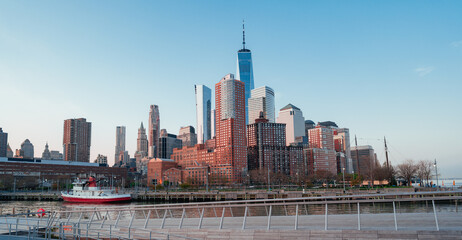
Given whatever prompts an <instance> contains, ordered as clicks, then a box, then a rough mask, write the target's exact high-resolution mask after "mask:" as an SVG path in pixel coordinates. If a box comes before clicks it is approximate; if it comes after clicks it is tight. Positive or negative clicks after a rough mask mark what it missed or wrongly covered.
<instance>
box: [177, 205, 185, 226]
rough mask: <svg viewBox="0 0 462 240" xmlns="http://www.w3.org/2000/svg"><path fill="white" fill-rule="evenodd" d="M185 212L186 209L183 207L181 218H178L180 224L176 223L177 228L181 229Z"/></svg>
mask: <svg viewBox="0 0 462 240" xmlns="http://www.w3.org/2000/svg"><path fill="white" fill-rule="evenodd" d="M185 213H186V210H185V209H184V208H183V213H182V214H181V220H180V224H179V225H178V229H181V227H182V226H183V219H184V214H185Z"/></svg>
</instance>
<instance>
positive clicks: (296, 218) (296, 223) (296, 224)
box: [295, 204, 298, 230]
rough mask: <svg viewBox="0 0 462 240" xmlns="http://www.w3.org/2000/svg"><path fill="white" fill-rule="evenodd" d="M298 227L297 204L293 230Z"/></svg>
mask: <svg viewBox="0 0 462 240" xmlns="http://www.w3.org/2000/svg"><path fill="white" fill-rule="evenodd" d="M297 229H298V204H297V205H295V230H297Z"/></svg>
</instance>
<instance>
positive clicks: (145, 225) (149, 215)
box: [143, 210, 151, 229]
mask: <svg viewBox="0 0 462 240" xmlns="http://www.w3.org/2000/svg"><path fill="white" fill-rule="evenodd" d="M143 212H144V211H143ZM150 217H151V210H149V212H148V216H147V217H146V221H145V222H144V229H146V227H147V226H148V222H149V218H150Z"/></svg>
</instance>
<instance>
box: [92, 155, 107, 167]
mask: <svg viewBox="0 0 462 240" xmlns="http://www.w3.org/2000/svg"><path fill="white" fill-rule="evenodd" d="M95 163H98V164H106V165H107V156H104V155H101V154H98V157H96V159H95Z"/></svg>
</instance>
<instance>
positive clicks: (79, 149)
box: [63, 118, 91, 162]
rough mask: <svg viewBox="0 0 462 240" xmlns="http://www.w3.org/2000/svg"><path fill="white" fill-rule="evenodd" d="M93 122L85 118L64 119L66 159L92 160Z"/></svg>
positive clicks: (76, 160)
mask: <svg viewBox="0 0 462 240" xmlns="http://www.w3.org/2000/svg"><path fill="white" fill-rule="evenodd" d="M90 146H91V122H87V120H86V119H85V118H77V119H75V118H74V119H67V120H64V134H63V148H64V153H63V155H64V160H65V161H73V162H90Z"/></svg>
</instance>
